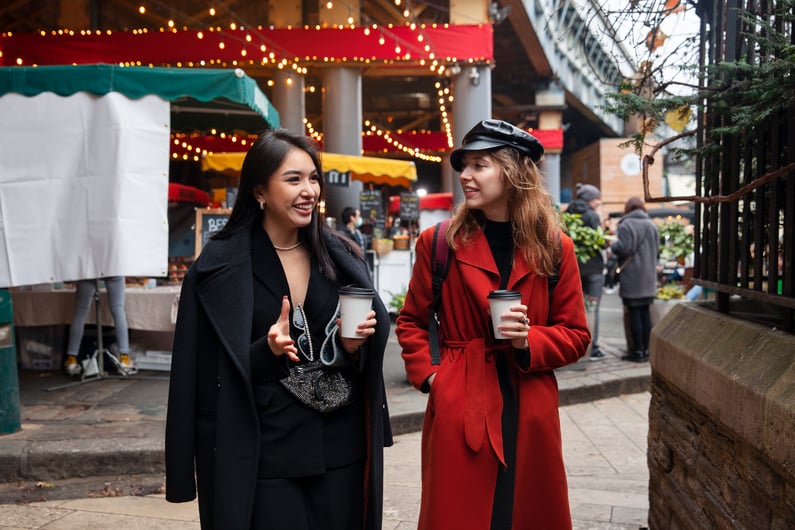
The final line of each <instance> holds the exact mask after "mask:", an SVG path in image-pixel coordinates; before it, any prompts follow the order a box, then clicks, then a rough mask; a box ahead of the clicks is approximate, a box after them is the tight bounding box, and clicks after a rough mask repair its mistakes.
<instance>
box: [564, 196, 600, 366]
mask: <svg viewBox="0 0 795 530" xmlns="http://www.w3.org/2000/svg"><path fill="white" fill-rule="evenodd" d="M601 204H602V192H601V191H599V188H597V187H596V186H592V185H591V184H577V198H576V199H574V200H573V201H571V203H570V204H569V206H568V208H566V211H567V212H569V213H577V214H580V218H581V219H582V224H583V226H587V227H588V228H593V229H598V228H601V226H602V219H601V217H599V214H598V213H596V209H597V208H598V207H599V206H600V205H601ZM575 244H577V242H576V241H575ZM579 265H580V281H582V293H583V295H584V296H585V303H586V304H587V306H588V307H589V309H591V310H592V311H593V313H594V316H593V322H592V324H591V326H592V329H591V360H592V361H599V360H601V359H603V358H604V356H605V354H604V353H603V352H602V350H601V349H600V348H599V305H600V303H601V300H602V288H603V287H604V281H605V275H604V266H605V262H604V258H603V257H602V253H601V252H597V253H596V254H595V255H593V256H591V257H590V258H588V261H586V262H585V263H582V262H580V263H579Z"/></svg>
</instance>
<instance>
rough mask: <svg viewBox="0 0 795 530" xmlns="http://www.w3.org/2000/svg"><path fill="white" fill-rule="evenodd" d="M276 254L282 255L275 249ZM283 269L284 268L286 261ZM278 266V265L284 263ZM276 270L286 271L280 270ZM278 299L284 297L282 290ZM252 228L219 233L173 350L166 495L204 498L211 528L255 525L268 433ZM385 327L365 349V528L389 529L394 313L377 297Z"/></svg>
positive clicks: (193, 270)
mask: <svg viewBox="0 0 795 530" xmlns="http://www.w3.org/2000/svg"><path fill="white" fill-rule="evenodd" d="M325 241H326V243H327V246H328V248H329V253H330V255H331V258H332V260H333V261H334V263H335V265H336V267H337V272H338V275H339V276H340V277H341V278H342V279H344V280H345V281H349V282H351V283H355V284H357V285H360V286H369V287H372V281H371V279H370V276H369V274H368V270H367V266H366V264H365V262H364V260H363V259H361V258H359V257H357V256H355V255H354V254H352V253H351V252H350V251H349V250H348V249H347V248H346V247H345V246H344V244H343V243H342V242H341V241H340V240H339V239H338V236H336V235H335V234H326V235H325ZM271 259H272V260H278V257H277V256H276V253H275V252H273V253H272V256H271ZM273 266H274V267H280V264H279V263H278V262H275V261H274V263H273ZM277 270H278V269H277ZM274 276H276V275H274ZM273 296H274V300H273V303H274V304H279V303H281V295H277V293H275V292H274V293H273ZM253 305H254V298H253V288H252V259H251V233H250V231H249V230H241V231H239V232H237V233H235V234H233V235H232V236H231V237H230V238H229V239H223V240H217V239H213V240H210V241H209V242H208V243H207V245H206V246H205V247H204V249H203V250H202V252H201V254H200V256H199V258H198V259H197V260H196V261H195V262H194V264H193V265H192V266H191V267H190V269H189V270H188V272H187V273H186V275H185V279H184V281H183V284H182V290H181V293H180V301H179V313H178V318H177V324H176V330H175V334H174V346H173V350H172V364H171V380H170V385H169V396H168V412H167V419H166V446H165V450H166V454H165V458H166V499H167V500H168V501H170V502H186V501H191V500H193V499H194V498H195V497H196V495H197V490H198V496H199V512H200V517H201V527H202V528H203V529H205V530H206V529H219V530H237V529H240V530H244V529H248V528H249V526H250V519H251V514H252V510H253V500H254V493H255V488H256V479H257V464H258V461H259V448H260V431H259V421H258V415H257V409H256V406H255V404H254V396H253V391H252V384H251V366H250V356H251V353H250V349H251V344H250V342H251V333H252V314H253ZM373 308H374V310H375V312H376V319H377V320H378V326H377V328H376V333H375V334H374V335H372V336H371V337H370V338H369V339H368V340H367V342H366V343H365V345H364V346H362V356H363V357H364V362H365V367H364V371H365V396H366V400H367V402H366V405H365V407H364V408H365V411H366V414H367V419H366V426H367V429H368V440H367V442H368V446H367V461H366V471H367V473H366V478H365V480H366V484H365V494H366V515H365V520H364V526H363V528H364V529H365V530H379V529H380V528H381V516H382V500H383V448H384V447H385V446H390V445H392V432H391V428H390V424H389V413H388V410H387V404H386V392H385V389H384V379H383V371H382V368H383V355H384V349H385V346H386V342H387V338H388V335H389V314H388V313H387V310H386V308H385V307H384V304H383V302H382V301H381V300H380V299H379V298H378V297H377V296H376V297H375V299H374V301H373Z"/></svg>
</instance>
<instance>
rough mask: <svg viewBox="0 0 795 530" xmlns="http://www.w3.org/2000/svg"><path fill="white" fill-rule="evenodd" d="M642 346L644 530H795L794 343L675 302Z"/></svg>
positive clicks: (779, 334)
mask: <svg viewBox="0 0 795 530" xmlns="http://www.w3.org/2000/svg"><path fill="white" fill-rule="evenodd" d="M650 349H651V365H652V400H651V405H650V409H649V450H648V463H649V527H650V528H651V529H652V530H656V529H687V530H691V529H702V528H703V529H723V528H739V529H774V530H784V529H792V528H795V336H793V335H791V334H787V333H782V332H779V331H776V330H775V329H771V328H768V327H765V326H761V325H758V324H754V323H751V322H747V321H743V320H738V319H736V318H733V317H731V316H728V315H722V314H719V313H717V312H715V311H713V310H711V309H709V307H708V304H707V303H704V304H692V303H683V304H677V306H676V307H674V308H673V309H672V310H671V311H670V312H669V313H668V314H667V315H666V317H665V318H664V319H663V320H662V321H661V322H660V323H659V324H658V325H657V326H656V327H655V328H654V331H653V333H652V340H651V348H650Z"/></svg>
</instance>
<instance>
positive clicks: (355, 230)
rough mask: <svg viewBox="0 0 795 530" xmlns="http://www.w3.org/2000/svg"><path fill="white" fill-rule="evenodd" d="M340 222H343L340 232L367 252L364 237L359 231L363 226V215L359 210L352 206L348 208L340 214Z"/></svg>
mask: <svg viewBox="0 0 795 530" xmlns="http://www.w3.org/2000/svg"><path fill="white" fill-rule="evenodd" d="M340 221H341V222H342V226H340V229H339V230H340V232H341V233H343V234H345V235H346V236H348V238H349V239H351V241H354V242H355V243H356V244H357V245H359V248H361V249H362V250H367V248H366V245H365V242H364V236H363V235H362V233H361V232H360V231H359V227H360V226H362V215H361V214H360V213H359V210H357V209H356V208H352V207H351V206H346V207H345V208H343V210H342V213H341V214H340Z"/></svg>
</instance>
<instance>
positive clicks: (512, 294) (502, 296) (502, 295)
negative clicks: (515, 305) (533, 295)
mask: <svg viewBox="0 0 795 530" xmlns="http://www.w3.org/2000/svg"><path fill="white" fill-rule="evenodd" d="M521 297H522V293H520V292H519V291H511V290H508V289H498V290H496V291H489V295H488V298H489V299H490V300H512V299H514V298H521Z"/></svg>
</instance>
